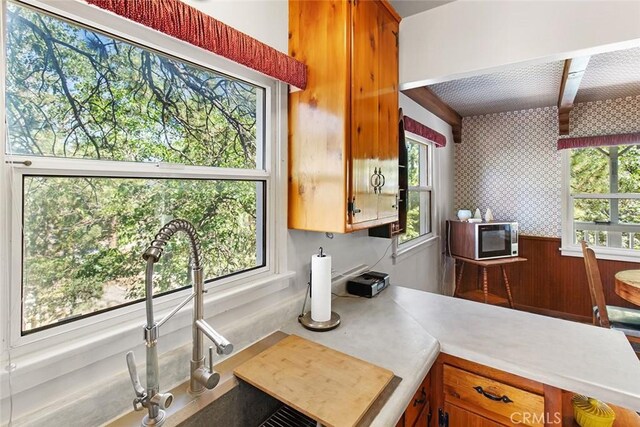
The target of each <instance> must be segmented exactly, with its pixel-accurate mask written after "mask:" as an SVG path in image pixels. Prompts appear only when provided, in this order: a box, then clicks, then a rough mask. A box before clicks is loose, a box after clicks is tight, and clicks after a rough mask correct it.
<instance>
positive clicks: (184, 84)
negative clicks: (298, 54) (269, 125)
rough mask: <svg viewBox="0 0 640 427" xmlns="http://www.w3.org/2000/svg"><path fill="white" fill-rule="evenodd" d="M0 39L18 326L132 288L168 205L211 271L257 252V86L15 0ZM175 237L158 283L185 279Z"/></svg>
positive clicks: (128, 294) (83, 311)
mask: <svg viewBox="0 0 640 427" xmlns="http://www.w3.org/2000/svg"><path fill="white" fill-rule="evenodd" d="M5 39H6V93H5V97H6V108H7V110H6V118H7V143H6V147H5V150H6V158H7V160H8V162H9V163H11V164H15V165H16V166H14V167H13V170H12V174H11V176H12V180H13V183H12V188H13V194H12V197H13V201H12V203H13V205H14V209H12V216H13V221H12V222H13V224H14V227H13V231H12V233H14V235H15V236H20V237H19V238H18V239H20V238H21V242H18V243H16V244H17V245H19V246H17V247H16V246H14V249H15V250H13V251H12V253H13V255H14V256H16V257H20V259H19V262H17V263H16V262H14V263H13V265H18V266H20V274H15V273H14V276H13V277H14V280H13V284H12V286H15V287H19V292H18V293H17V294H19V295H21V304H22V307H21V308H22V310H21V313H22V314H21V322H20V324H21V333H22V335H25V334H28V333H32V332H35V331H38V330H42V329H45V328H50V327H53V326H56V325H60V324H63V323H68V322H71V321H74V320H76V319H79V318H83V317H87V316H90V315H95V314H97V313H101V312H104V311H106V310H111V309H114V308H118V307H122V306H124V305H129V304H133V303H135V302H138V301H140V300H141V298H142V297H143V296H144V289H143V288H144V272H143V269H144V263H143V262H142V260H141V254H142V252H143V251H144V249H145V248H146V245H148V244H149V243H150V241H151V239H153V237H154V235H155V233H156V232H157V231H158V230H159V229H160V227H161V226H162V225H163V224H165V223H166V222H167V221H169V220H170V219H173V218H183V219H186V220H188V221H190V222H192V223H193V224H194V225H195V227H196V229H197V231H198V233H199V235H200V238H201V240H202V246H203V253H204V267H205V274H206V278H205V279H206V280H207V281H208V282H211V281H213V280H217V279H219V278H221V277H225V276H228V275H232V274H238V273H241V272H246V271H248V270H253V269H258V268H260V267H264V266H266V265H267V259H268V257H267V256H266V253H265V252H266V250H267V245H266V239H267V230H266V228H267V227H266V225H265V224H266V212H267V208H266V204H267V191H268V187H269V178H270V174H269V172H268V171H267V167H266V166H265V164H264V160H263V159H264V157H265V156H264V153H265V150H266V149H267V146H266V143H265V140H266V138H265V123H266V120H265V109H266V108H267V107H266V104H265V98H266V88H265V87H261V86H257V85H255V84H252V83H249V82H247V81H243V80H239V79H237V78H233V77H229V76H227V75H225V74H223V73H221V72H219V71H216V70H213V69H210V68H205V67H202V66H199V65H194V64H193V63H191V62H188V61H187V60H185V59H180V58H176V57H172V56H168V55H165V54H163V53H159V52H157V51H154V50H151V49H148V48H144V47H141V46H139V45H137V44H133V43H130V42H127V41H124V40H121V39H117V38H114V37H112V36H109V35H106V34H103V33H100V32H97V31H94V30H91V29H88V28H86V27H84V26H80V25H76V24H74V23H71V22H69V21H66V20H62V19H60V18H57V17H54V16H52V15H49V14H46V13H43V12H40V11H38V10H36V9H32V8H30V7H24V6H20V5H17V4H14V3H8V4H7V31H6V34H5ZM25 164H29V165H30V166H23V165H25ZM170 245H171V249H170V250H168V251H167V256H165V257H164V258H163V259H162V260H161V262H160V263H159V264H158V265H157V266H156V276H155V278H156V281H155V286H156V290H157V292H158V294H159V295H161V294H163V293H169V292H174V291H177V290H180V289H184V288H185V287H187V286H189V285H190V280H189V277H188V275H187V265H188V260H187V258H188V253H187V246H186V244H185V243H184V242H181V241H180V239H179V238H177V239H176V240H174V241H172V242H170Z"/></svg>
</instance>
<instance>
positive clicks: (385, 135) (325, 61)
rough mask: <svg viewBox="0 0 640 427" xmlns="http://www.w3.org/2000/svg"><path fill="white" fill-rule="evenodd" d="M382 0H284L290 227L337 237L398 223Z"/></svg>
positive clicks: (394, 113)
mask: <svg viewBox="0 0 640 427" xmlns="http://www.w3.org/2000/svg"><path fill="white" fill-rule="evenodd" d="M399 21H400V17H399V16H398V15H397V13H396V12H395V11H394V10H393V8H392V7H391V6H390V5H389V4H388V3H387V1H386V0H366V1H365V0H350V1H346V0H342V1H327V0H319V1H318V0H291V1H290V2H289V53H290V55H292V56H294V57H295V58H297V59H299V60H300V61H302V62H304V63H305V64H307V66H308V80H307V88H306V89H305V90H303V91H298V92H293V93H291V94H290V95H289V212H288V215H289V228H294V229H300V230H311V231H325V232H338V233H345V232H351V231H354V230H360V229H365V228H370V227H374V226H378V225H382V224H387V223H391V222H394V221H396V220H397V219H398V197H399V194H398V126H397V119H398V27H399Z"/></svg>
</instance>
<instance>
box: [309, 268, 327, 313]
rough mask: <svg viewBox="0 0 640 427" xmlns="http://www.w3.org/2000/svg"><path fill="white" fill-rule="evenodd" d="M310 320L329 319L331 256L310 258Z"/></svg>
mask: <svg viewBox="0 0 640 427" xmlns="http://www.w3.org/2000/svg"><path fill="white" fill-rule="evenodd" d="M311 319H313V320H314V321H316V322H327V321H329V320H330V319H331V256H329V255H324V256H322V257H321V256H320V255H313V256H312V257H311Z"/></svg>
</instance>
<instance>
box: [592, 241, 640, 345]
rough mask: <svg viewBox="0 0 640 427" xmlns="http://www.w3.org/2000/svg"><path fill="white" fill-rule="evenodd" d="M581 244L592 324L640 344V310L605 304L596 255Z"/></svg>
mask: <svg viewBox="0 0 640 427" xmlns="http://www.w3.org/2000/svg"><path fill="white" fill-rule="evenodd" d="M581 243H582V254H583V255H584V265H585V267H586V269H587V281H588V282H589V292H590V294H591V303H592V304H593V324H594V325H596V326H602V327H603V328H611V329H617V330H620V331H622V332H624V334H625V335H626V336H627V338H628V339H629V341H631V342H632V343H637V344H640V310H635V309H633V308H626V307H616V306H612V305H607V304H606V302H605V299H604V289H603V287H602V278H601V277H600V270H599V269H598V260H597V259H596V254H595V253H594V252H593V249H591V248H590V247H589V246H588V245H587V243H586V242H584V241H582V242H581Z"/></svg>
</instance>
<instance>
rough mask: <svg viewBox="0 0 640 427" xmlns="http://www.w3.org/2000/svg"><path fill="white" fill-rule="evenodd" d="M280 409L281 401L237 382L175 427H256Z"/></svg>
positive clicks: (241, 382)
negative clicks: (230, 388)
mask: <svg viewBox="0 0 640 427" xmlns="http://www.w3.org/2000/svg"><path fill="white" fill-rule="evenodd" d="M281 406H282V403H281V402H280V401H278V400H276V399H274V398H273V397H271V396H269V395H268V394H266V393H263V392H262V391H260V390H258V389H257V388H255V387H253V386H251V385H249V384H247V383H245V382H243V381H240V382H239V384H238V385H237V386H236V387H234V388H233V389H232V390H230V391H229V392H227V393H226V394H224V395H223V396H221V397H219V398H218V399H216V400H214V401H213V402H211V403H210V404H209V405H207V406H206V407H204V408H203V409H201V410H200V411H198V412H196V413H195V414H193V415H192V416H191V417H189V418H188V419H186V420H184V421H183V422H182V423H180V424H178V427H218V426H219V427H250V426H255V427H257V426H259V425H261V424H262V423H263V422H264V421H265V420H267V419H268V418H269V417H270V416H271V415H272V414H273V413H274V412H276V411H277V410H278V409H279V408H280V407H281Z"/></svg>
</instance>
